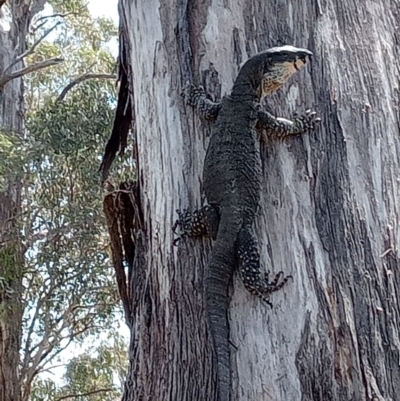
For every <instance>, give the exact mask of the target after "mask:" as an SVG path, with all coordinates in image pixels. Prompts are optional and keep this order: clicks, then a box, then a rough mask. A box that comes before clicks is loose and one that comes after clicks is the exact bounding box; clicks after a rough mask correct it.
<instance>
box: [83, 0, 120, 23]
mask: <svg viewBox="0 0 400 401" xmlns="http://www.w3.org/2000/svg"><path fill="white" fill-rule="evenodd" d="M88 7H89V11H90V12H91V14H92V15H93V16H94V17H109V18H112V19H113V20H114V21H115V23H116V24H118V0H89V2H88Z"/></svg>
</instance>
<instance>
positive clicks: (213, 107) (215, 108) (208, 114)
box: [183, 84, 221, 122]
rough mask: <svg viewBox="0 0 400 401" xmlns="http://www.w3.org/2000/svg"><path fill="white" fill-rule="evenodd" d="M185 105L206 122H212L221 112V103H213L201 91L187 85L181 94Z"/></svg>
mask: <svg viewBox="0 0 400 401" xmlns="http://www.w3.org/2000/svg"><path fill="white" fill-rule="evenodd" d="M183 94H184V96H185V99H186V102H187V104H189V105H190V106H193V107H195V108H196V109H197V111H198V112H199V113H200V115H202V116H203V117H204V118H205V119H206V120H208V121H211V122H214V121H215V120H216V119H217V117H218V113H219V111H220V110H221V103H215V102H213V101H211V100H210V99H208V98H207V95H206V93H205V92H204V90H203V89H201V88H197V87H195V86H194V85H192V84H190V85H187V86H186V88H185V90H184V92H183Z"/></svg>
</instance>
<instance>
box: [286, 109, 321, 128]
mask: <svg viewBox="0 0 400 401" xmlns="http://www.w3.org/2000/svg"><path fill="white" fill-rule="evenodd" d="M320 122H321V119H320V118H319V117H317V113H316V112H315V111H311V110H310V109H309V110H307V111H306V113H305V114H304V115H302V116H299V115H297V116H296V117H295V118H294V121H293V123H294V125H295V126H296V128H297V129H296V131H297V133H299V134H301V133H303V132H306V131H309V130H314V129H315V127H316V126H317V124H318V123H320Z"/></svg>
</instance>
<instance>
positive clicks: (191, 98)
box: [181, 84, 205, 107]
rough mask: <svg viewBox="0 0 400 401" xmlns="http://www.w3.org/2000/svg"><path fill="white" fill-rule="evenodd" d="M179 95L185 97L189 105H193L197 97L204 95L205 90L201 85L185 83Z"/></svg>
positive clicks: (195, 103)
mask: <svg viewBox="0 0 400 401" xmlns="http://www.w3.org/2000/svg"><path fill="white" fill-rule="evenodd" d="M181 95H182V96H183V97H184V98H185V100H186V103H187V104H188V105H189V106H194V107H195V106H196V105H197V102H198V99H199V97H202V96H205V92H204V89H203V87H202V86H199V87H197V86H195V85H193V84H187V85H186V86H185V88H184V89H183V91H182V94H181Z"/></svg>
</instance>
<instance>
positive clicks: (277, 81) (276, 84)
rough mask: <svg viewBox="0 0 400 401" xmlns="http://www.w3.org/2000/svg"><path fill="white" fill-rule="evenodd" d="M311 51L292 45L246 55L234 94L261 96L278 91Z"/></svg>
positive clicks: (302, 64)
mask: <svg viewBox="0 0 400 401" xmlns="http://www.w3.org/2000/svg"><path fill="white" fill-rule="evenodd" d="M311 56H312V53H311V52H310V51H309V50H307V49H300V48H297V47H293V46H282V47H273V48H271V49H268V50H265V51H263V52H261V53H258V54H256V55H255V56H253V57H251V58H249V59H248V60H247V61H246V62H245V63H244V65H243V66H242V68H241V69H240V71H239V74H238V77H237V79H236V81H235V84H234V86H233V89H232V94H233V95H239V96H243V95H245V96H246V95H251V96H256V97H258V98H260V97H261V96H265V95H268V94H270V93H273V92H275V91H277V90H278V89H279V88H280V87H281V86H282V85H283V84H284V83H285V82H286V81H287V80H288V79H289V78H290V77H291V76H292V75H293V74H295V73H296V72H297V71H299V70H300V69H301V67H303V66H304V65H305V64H306V63H307V62H308V61H309V60H310V59H311Z"/></svg>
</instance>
